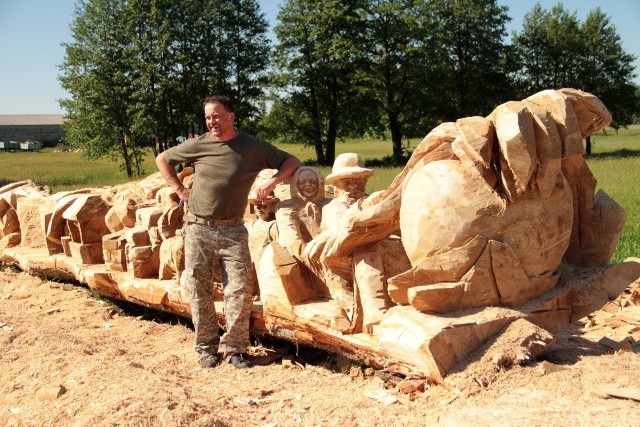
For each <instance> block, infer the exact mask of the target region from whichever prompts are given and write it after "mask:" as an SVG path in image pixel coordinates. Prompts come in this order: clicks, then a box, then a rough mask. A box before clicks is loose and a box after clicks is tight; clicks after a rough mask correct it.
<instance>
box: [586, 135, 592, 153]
mask: <svg viewBox="0 0 640 427" xmlns="http://www.w3.org/2000/svg"><path fill="white" fill-rule="evenodd" d="M586 141H587V142H586V148H585V151H586V153H587V156H590V155H591V135H589V136H587V139H586Z"/></svg>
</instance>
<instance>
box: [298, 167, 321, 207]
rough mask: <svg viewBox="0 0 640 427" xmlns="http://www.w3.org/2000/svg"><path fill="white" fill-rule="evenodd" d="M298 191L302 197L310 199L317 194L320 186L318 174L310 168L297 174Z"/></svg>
mask: <svg viewBox="0 0 640 427" xmlns="http://www.w3.org/2000/svg"><path fill="white" fill-rule="evenodd" d="M296 186H297V187H298V193H300V196H302V198H304V199H307V200H311V199H313V198H315V196H316V195H317V194H318V189H319V188H320V182H319V180H318V176H317V175H316V174H315V173H313V172H312V171H310V170H304V171H302V172H300V175H298V182H297V183H296Z"/></svg>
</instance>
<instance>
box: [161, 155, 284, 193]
mask: <svg viewBox="0 0 640 427" xmlns="http://www.w3.org/2000/svg"><path fill="white" fill-rule="evenodd" d="M156 166H157V167H158V170H159V171H160V175H162V177H163V178H164V179H165V181H167V183H168V184H169V186H170V187H171V188H173V191H175V192H176V194H177V195H178V197H180V200H184V201H185V202H186V201H187V200H189V194H191V189H190V188H186V187H185V186H184V185H182V181H180V178H178V174H177V172H176V168H175V167H174V166H172V165H170V164H169V163H167V160H166V159H165V158H164V152H163V153H160V154H158V156H157V157H156ZM283 166H284V164H283Z"/></svg>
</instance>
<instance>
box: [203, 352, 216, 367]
mask: <svg viewBox="0 0 640 427" xmlns="http://www.w3.org/2000/svg"><path fill="white" fill-rule="evenodd" d="M218 363H220V360H219V359H218V356H216V355H215V354H209V353H206V354H203V355H202V357H200V367H201V368H213V367H215V366H217V365H218Z"/></svg>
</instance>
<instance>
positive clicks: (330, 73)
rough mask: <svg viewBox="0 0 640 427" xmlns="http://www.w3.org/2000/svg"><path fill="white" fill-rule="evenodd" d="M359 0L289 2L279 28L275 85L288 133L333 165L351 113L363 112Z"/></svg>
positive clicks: (320, 159)
mask: <svg viewBox="0 0 640 427" xmlns="http://www.w3.org/2000/svg"><path fill="white" fill-rule="evenodd" d="M358 10H359V2H358V1H343V0H329V1H326V0H311V1H307V0H288V1H286V2H285V3H284V4H283V6H282V8H281V10H280V13H279V14H278V20H279V23H278V25H276V27H275V33H276V36H277V38H278V44H277V45H276V47H275V53H274V73H273V74H272V80H271V82H272V85H273V87H274V88H275V90H276V93H277V96H276V99H275V103H276V104H279V106H278V108H277V110H276V111H277V112H278V114H280V115H282V116H283V120H284V121H285V123H287V124H289V125H290V126H288V127H287V131H288V132H289V133H290V134H291V135H292V136H293V137H294V138H296V139H297V140H298V141H299V142H303V143H305V144H308V145H311V146H313V147H314V149H315V153H316V159H317V161H318V163H319V164H322V165H330V164H332V163H333V159H334V158H335V142H336V139H337V137H338V135H339V132H340V129H341V126H343V125H344V123H345V122H346V121H347V119H346V117H348V116H349V115H351V114H357V111H356V110H355V109H354V108H352V107H353V103H351V100H352V99H353V97H354V96H355V92H354V87H353V86H352V84H351V83H352V82H351V78H352V77H353V76H354V72H355V70H354V60H355V59H356V58H357V57H358V55H359V53H358V52H357V51H356V50H355V46H356V45H355V40H356V39H357V38H358V37H360V33H359V30H360V28H361V21H360V17H359V15H358Z"/></svg>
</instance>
